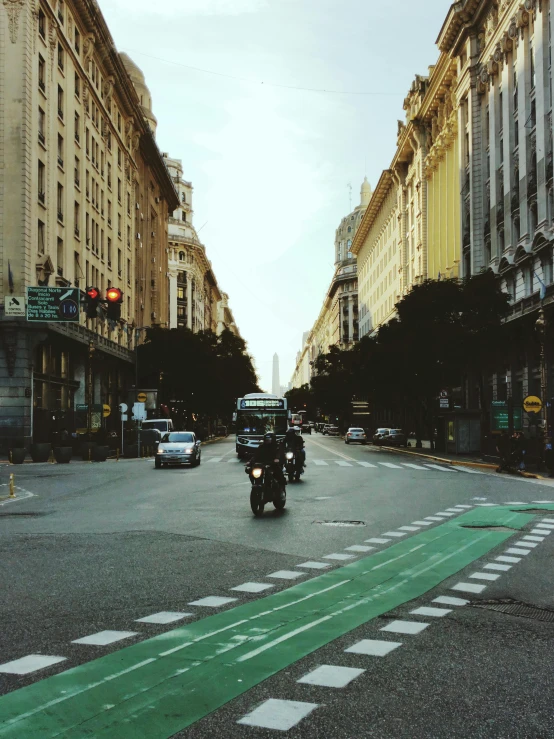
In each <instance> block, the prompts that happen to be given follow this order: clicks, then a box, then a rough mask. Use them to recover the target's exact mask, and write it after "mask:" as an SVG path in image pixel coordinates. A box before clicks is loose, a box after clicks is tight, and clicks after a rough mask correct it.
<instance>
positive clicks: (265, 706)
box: [237, 698, 318, 731]
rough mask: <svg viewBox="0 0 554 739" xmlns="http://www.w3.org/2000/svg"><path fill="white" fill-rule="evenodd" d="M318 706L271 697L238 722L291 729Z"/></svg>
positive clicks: (278, 729) (259, 726)
mask: <svg viewBox="0 0 554 739" xmlns="http://www.w3.org/2000/svg"><path fill="white" fill-rule="evenodd" d="M317 707H318V705H317V703H302V702H300V701H286V700H276V699H275V698H270V699H269V700H268V701H265V703H262V705H261V706H258V708H256V709H254V710H253V711H252V712H251V713H248V714H247V715H246V716H244V718H241V719H240V720H239V721H238V722H237V723H239V724H243V725H245V726H256V727H257V728H259V729H275V730H277V731H289V730H290V729H293V728H294V727H295V726H296V725H297V724H299V723H300V721H302V719H303V718H306V716H309V714H310V713H312V711H315V709H316V708H317Z"/></svg>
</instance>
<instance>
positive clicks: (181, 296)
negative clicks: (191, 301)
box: [177, 286, 185, 300]
mask: <svg viewBox="0 0 554 739" xmlns="http://www.w3.org/2000/svg"><path fill="white" fill-rule="evenodd" d="M184 299H185V288H184V287H181V286H178V287H177V300H184Z"/></svg>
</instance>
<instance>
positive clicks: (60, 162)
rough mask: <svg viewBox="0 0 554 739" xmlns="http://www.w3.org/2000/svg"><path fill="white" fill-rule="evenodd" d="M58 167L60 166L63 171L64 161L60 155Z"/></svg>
mask: <svg viewBox="0 0 554 739" xmlns="http://www.w3.org/2000/svg"><path fill="white" fill-rule="evenodd" d="M58 166H60V167H61V168H62V169H63V159H62V157H61V156H60V155H59V154H58Z"/></svg>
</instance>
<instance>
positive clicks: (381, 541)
mask: <svg viewBox="0 0 554 739" xmlns="http://www.w3.org/2000/svg"><path fill="white" fill-rule="evenodd" d="M366 542H367V543H368V544H388V543H389V542H390V539H366Z"/></svg>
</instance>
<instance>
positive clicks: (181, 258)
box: [179, 251, 185, 262]
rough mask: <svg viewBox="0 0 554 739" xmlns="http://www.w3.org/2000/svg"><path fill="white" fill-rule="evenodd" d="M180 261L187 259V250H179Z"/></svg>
mask: <svg viewBox="0 0 554 739" xmlns="http://www.w3.org/2000/svg"><path fill="white" fill-rule="evenodd" d="M179 261H181V262H184V261H185V252H184V251H180V252H179Z"/></svg>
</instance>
